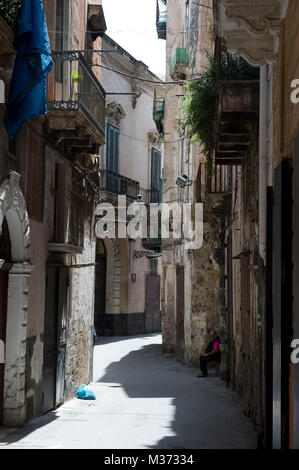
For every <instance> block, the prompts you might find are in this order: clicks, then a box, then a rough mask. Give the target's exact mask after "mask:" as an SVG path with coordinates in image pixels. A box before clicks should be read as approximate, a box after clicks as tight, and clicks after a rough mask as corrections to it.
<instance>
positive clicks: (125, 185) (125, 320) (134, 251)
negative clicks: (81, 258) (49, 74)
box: [95, 34, 163, 336]
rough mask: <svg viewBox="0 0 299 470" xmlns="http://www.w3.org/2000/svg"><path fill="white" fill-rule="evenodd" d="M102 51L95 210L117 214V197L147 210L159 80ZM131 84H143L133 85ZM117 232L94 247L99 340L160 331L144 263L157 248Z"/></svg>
mask: <svg viewBox="0 0 299 470" xmlns="http://www.w3.org/2000/svg"><path fill="white" fill-rule="evenodd" d="M102 48H103V50H104V51H107V52H104V53H103V54H102V65H103V69H102V72H101V82H102V84H103V86H104V88H105V91H106V92H107V109H106V124H105V126H106V136H107V137H106V144H105V145H104V146H103V147H102V149H101V152H100V156H99V159H100V166H99V171H100V186H101V188H102V192H101V196H100V202H102V203H104V202H107V203H108V204H112V205H113V207H115V208H116V207H117V205H118V196H119V195H120V194H122V195H123V196H126V198H127V200H126V207H125V209H126V210H127V208H128V206H130V205H131V204H132V203H133V202H134V201H135V203H136V202H137V198H138V197H139V199H138V201H140V204H145V205H146V207H149V204H150V203H151V202H158V201H159V200H160V181H161V168H162V156H163V155H162V150H163V149H162V139H161V137H160V134H159V133H158V131H157V129H156V125H155V122H154V116H153V105H154V98H155V96H156V95H157V92H158V88H159V82H160V79H159V78H158V77H156V76H155V75H154V74H153V73H152V72H151V71H150V70H149V69H148V67H147V66H146V65H145V64H144V63H143V62H141V61H138V60H136V59H135V58H134V57H133V56H132V55H131V54H129V53H128V52H127V51H126V50H124V49H123V48H122V47H121V46H120V45H119V44H117V43H116V42H115V41H114V40H113V39H111V38H110V37H109V36H107V35H106V34H105V35H104V36H103V41H102ZM109 51H111V52H109ZM114 70H116V71H120V72H121V73H122V74H124V75H120V74H119V73H116V72H113V71H114ZM134 76H135V77H140V80H137V79H134V78H131V77H134ZM142 79H144V81H143V80H142ZM151 81H152V82H153V83H152V82H151ZM156 89H157V90H156ZM140 198H141V199H140ZM141 201H143V203H142V202H141ZM118 215H119V213H118ZM119 218H120V219H123V218H124V215H123V214H121V215H119ZM127 222H129V217H128V220H127ZM119 227H120V225H119V226H118V228H119ZM118 228H117V233H116V237H115V238H113V239H111V238H109V233H108V236H107V237H105V238H104V239H103V240H102V242H99V244H100V249H101V253H99V257H100V259H101V261H100V264H101V266H100V264H98V266H97V274H96V275H97V280H96V289H97V294H96V299H95V300H96V303H95V319H96V321H95V326H96V329H97V333H98V334H99V335H103V334H104V335H108V336H109V335H132V334H143V333H152V332H154V331H160V328H161V327H160V324H161V322H160V275H161V262H160V259H159V258H155V259H154V258H151V259H150V258H148V257H147V256H146V254H148V253H149V254H150V253H151V252H152V251H153V250H157V251H159V250H160V241H159V240H157V241H155V240H150V239H149V238H148V239H147V238H144V239H141V238H139V239H133V238H130V237H126V238H121V237H119V234H118ZM103 293H104V295H103Z"/></svg>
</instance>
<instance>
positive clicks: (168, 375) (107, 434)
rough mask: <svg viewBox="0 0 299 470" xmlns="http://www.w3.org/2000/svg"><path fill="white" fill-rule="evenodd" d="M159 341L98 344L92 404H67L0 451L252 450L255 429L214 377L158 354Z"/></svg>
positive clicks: (1, 443)
mask: <svg viewBox="0 0 299 470" xmlns="http://www.w3.org/2000/svg"><path fill="white" fill-rule="evenodd" d="M161 345H162V340H161V335H159V334H151V335H143V336H135V337H114V338H112V337H102V338H98V339H97V344H96V346H95V349H94V380H93V383H92V384H91V387H92V389H93V390H94V392H95V393H96V396H97V400H96V401H84V400H78V399H76V398H75V399H73V400H71V401H68V402H67V403H66V404H64V405H63V406H61V407H60V408H58V409H57V410H55V411H52V412H49V413H48V414H46V415H45V416H43V417H39V418H35V419H33V420H32V421H30V422H29V423H27V424H26V425H25V426H24V427H22V428H19V429H17V430H14V431H12V432H10V433H9V434H7V435H6V436H4V437H1V439H0V448H1V449H20V448H21V449H28V448H30V449H38V448H41V449H60V448H65V449H75V448H85V449H95V448H96V449H212V448H213V449H217V448H218V449H225V448H229V449H254V448H256V433H255V431H254V426H253V424H252V423H251V422H250V420H249V419H248V418H246V417H245V416H244V414H243V413H242V411H241V409H240V405H239V400H238V398H237V396H236V395H235V394H234V393H232V392H231V391H229V390H228V389H226V387H225V383H224V382H223V381H221V380H220V378H219V377H209V378H204V379H200V378H197V374H198V369H196V368H189V367H184V366H183V365H182V364H181V363H179V362H177V361H176V360H175V359H174V357H173V356H163V355H162V353H161Z"/></svg>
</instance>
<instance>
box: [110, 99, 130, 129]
mask: <svg viewBox="0 0 299 470" xmlns="http://www.w3.org/2000/svg"><path fill="white" fill-rule="evenodd" d="M106 116H107V117H108V119H109V121H111V122H112V123H113V124H116V125H117V126H119V124H120V121H121V120H122V119H124V118H125V117H126V113H125V111H124V108H123V107H122V105H121V104H120V103H116V102H115V101H112V102H111V103H108V104H107V109H106Z"/></svg>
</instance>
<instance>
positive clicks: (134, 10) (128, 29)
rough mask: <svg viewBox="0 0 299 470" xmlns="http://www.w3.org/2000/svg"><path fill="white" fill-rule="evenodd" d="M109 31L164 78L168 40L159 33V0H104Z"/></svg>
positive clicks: (132, 53) (119, 42)
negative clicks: (160, 36)
mask: <svg viewBox="0 0 299 470" xmlns="http://www.w3.org/2000/svg"><path fill="white" fill-rule="evenodd" d="M103 8H104V13H105V18H106V23H107V28H108V29H107V31H106V33H107V34H108V35H109V36H110V37H111V38H112V39H114V40H115V41H116V42H117V43H118V44H119V45H120V46H121V47H123V48H124V49H126V50H127V51H128V52H129V53H130V54H131V55H133V56H134V57H135V58H136V59H138V60H142V62H144V63H145V64H146V65H148V67H149V68H150V70H151V71H152V72H153V73H155V74H156V75H158V76H159V77H164V75H165V47H166V42H165V41H164V40H163V39H158V37H157V32H156V0H103Z"/></svg>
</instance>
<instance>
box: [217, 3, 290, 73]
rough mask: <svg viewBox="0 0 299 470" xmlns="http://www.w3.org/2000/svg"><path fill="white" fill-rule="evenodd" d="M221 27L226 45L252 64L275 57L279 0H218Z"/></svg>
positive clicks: (259, 63)
mask: <svg viewBox="0 0 299 470" xmlns="http://www.w3.org/2000/svg"><path fill="white" fill-rule="evenodd" d="M221 8H222V13H221V23H222V24H221V27H222V32H223V35H224V37H225V38H226V41H227V48H228V50H229V51H230V52H232V53H234V54H236V55H237V56H240V57H243V58H244V59H245V60H246V61H247V62H249V63H250V64H251V65H253V66H255V67H259V66H261V65H263V64H265V63H273V62H275V61H276V58H277V54H276V52H277V39H278V38H279V33H280V17H281V8H282V3H281V1H280V0H263V1H260V0H247V1H246V2H244V0H222V7H221Z"/></svg>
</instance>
